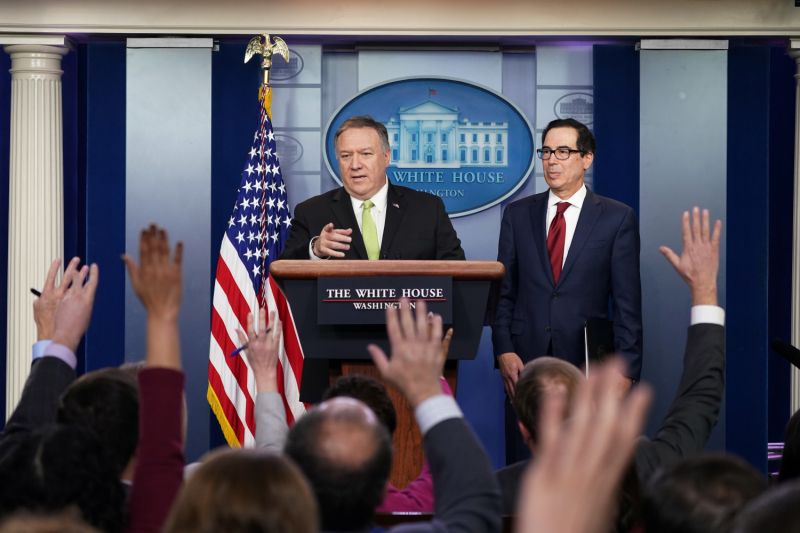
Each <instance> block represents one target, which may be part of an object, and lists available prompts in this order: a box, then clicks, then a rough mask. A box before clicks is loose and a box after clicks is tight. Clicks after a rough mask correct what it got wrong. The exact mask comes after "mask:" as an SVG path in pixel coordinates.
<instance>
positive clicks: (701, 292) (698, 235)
mask: <svg viewBox="0 0 800 533" xmlns="http://www.w3.org/2000/svg"><path fill="white" fill-rule="evenodd" d="M682 222H683V252H682V253H681V255H680V257H679V256H678V254H676V253H675V252H674V251H672V249H671V248H669V247H668V246H661V247H659V251H660V252H661V253H662V254H664V257H666V258H667V261H669V262H670V264H671V265H672V267H673V268H674V269H675V271H676V272H677V273H678V274H679V275H680V276H681V277H682V278H683V279H684V280H685V281H686V284H687V285H689V288H690V289H691V291H692V304H693V305H717V272H718V271H719V239H720V233H721V231H722V222H721V221H719V220H717V221H716V222H715V223H714V232H713V233H712V232H711V228H710V222H709V214H708V209H703V213H702V222H701V220H700V208H698V207H695V208H694V209H693V210H692V217H691V223H690V219H689V212H688V211H684V212H683V218H682Z"/></svg>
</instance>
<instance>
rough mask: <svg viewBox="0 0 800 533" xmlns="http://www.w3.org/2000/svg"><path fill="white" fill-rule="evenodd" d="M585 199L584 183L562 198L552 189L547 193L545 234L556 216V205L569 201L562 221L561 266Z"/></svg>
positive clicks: (564, 260) (565, 257) (548, 231)
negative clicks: (563, 233) (565, 227)
mask: <svg viewBox="0 0 800 533" xmlns="http://www.w3.org/2000/svg"><path fill="white" fill-rule="evenodd" d="M585 199H586V185H583V186H581V188H580V189H578V191H577V192H576V193H575V194H573V195H572V196H570V197H569V198H567V199H566V200H562V199H561V198H559V197H558V196H556V195H555V194H553V191H550V193H549V194H548V195H547V220H546V223H547V225H546V226H545V228H546V231H547V234H549V233H550V224H551V223H552V222H553V219H554V218H555V216H556V211H557V209H558V208H557V207H556V204H557V203H559V202H569V204H570V206H569V207H568V208H567V209H566V211H564V222H566V223H567V233H566V235H564V257H563V258H562V259H561V266H562V267H563V266H564V263H565V262H566V261H567V254H568V253H569V245H570V244H572V237H573V236H575V228H576V227H577V226H578V217H579V216H580V215H581V209H582V208H583V201H584V200H585Z"/></svg>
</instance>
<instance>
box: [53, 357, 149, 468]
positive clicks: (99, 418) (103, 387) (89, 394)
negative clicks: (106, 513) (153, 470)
mask: <svg viewBox="0 0 800 533" xmlns="http://www.w3.org/2000/svg"><path fill="white" fill-rule="evenodd" d="M135 379H136V378H135V377H134V376H133V375H132V374H131V373H130V372H126V371H125V370H121V369H119V368H103V369H101V370H95V371H94V372H89V373H88V374H84V375H83V376H81V377H80V378H78V379H77V380H75V381H74V382H73V383H72V384H70V386H69V387H68V388H67V390H66V391H65V392H64V394H63V396H62V397H61V401H60V402H59V406H58V415H57V419H58V421H59V422H60V423H62V424H81V425H83V426H85V427H87V428H89V429H91V430H92V431H94V432H95V434H96V435H97V436H98V437H99V438H100V441H101V442H102V443H103V445H104V447H105V449H106V450H107V451H108V453H109V454H110V456H111V458H112V459H113V461H114V466H115V467H116V469H117V472H118V474H117V475H118V477H120V478H121V479H123V480H131V479H132V478H133V464H134V459H133V457H134V453H135V452H136V443H137V441H138V438H139V391H138V387H137V384H136V381H135Z"/></svg>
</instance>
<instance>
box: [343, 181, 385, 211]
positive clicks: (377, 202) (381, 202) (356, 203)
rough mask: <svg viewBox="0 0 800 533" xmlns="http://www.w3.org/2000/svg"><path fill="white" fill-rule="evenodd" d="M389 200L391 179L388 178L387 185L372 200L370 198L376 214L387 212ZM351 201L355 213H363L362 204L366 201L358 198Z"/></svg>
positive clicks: (351, 198)
mask: <svg viewBox="0 0 800 533" xmlns="http://www.w3.org/2000/svg"><path fill="white" fill-rule="evenodd" d="M388 198H389V178H388V177H387V178H386V183H384V184H383V187H381V188H380V189H378V192H376V193H375V195H374V196H373V197H372V198H368V200H372V205H373V206H374V207H373V208H374V209H375V211H374V212H377V213H383V212H384V211H385V210H386V202H387V201H388ZM350 201H351V202H352V204H353V211H354V212H355V213H361V204H363V203H364V202H365V201H366V200H359V199H358V198H353V197H352V196H351V197H350Z"/></svg>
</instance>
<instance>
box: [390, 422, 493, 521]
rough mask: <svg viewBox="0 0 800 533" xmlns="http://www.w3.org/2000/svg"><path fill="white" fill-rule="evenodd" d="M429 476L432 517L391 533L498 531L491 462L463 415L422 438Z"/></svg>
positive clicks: (439, 426)
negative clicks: (433, 513)
mask: <svg viewBox="0 0 800 533" xmlns="http://www.w3.org/2000/svg"><path fill="white" fill-rule="evenodd" d="M423 446H424V447H425V456H426V457H427V458H428V463H429V464H430V468H431V475H432V476H433V489H434V497H435V501H436V511H435V515H434V518H433V520H432V521H431V522H426V523H409V524H402V525H399V526H395V527H393V528H391V529H390V531H392V532H393V533H412V532H414V533H416V532H419V533H428V532H442V533H444V532H448V533H454V532H461V531H463V532H464V533H481V532H484V531H485V532H489V531H500V495H499V494H498V491H497V485H496V483H495V481H494V479H493V476H492V469H491V465H490V464H489V459H488V457H486V453H485V452H484V451H483V448H481V445H480V443H479V442H478V439H477V437H475V434H474V433H473V432H472V430H471V429H470V428H469V425H467V423H466V421H465V420H464V419H463V418H451V419H448V420H444V421H443V422H440V423H438V424H436V425H435V426H433V427H432V428H431V429H429V430H428V431H427V433H425V437H424V438H423Z"/></svg>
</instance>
